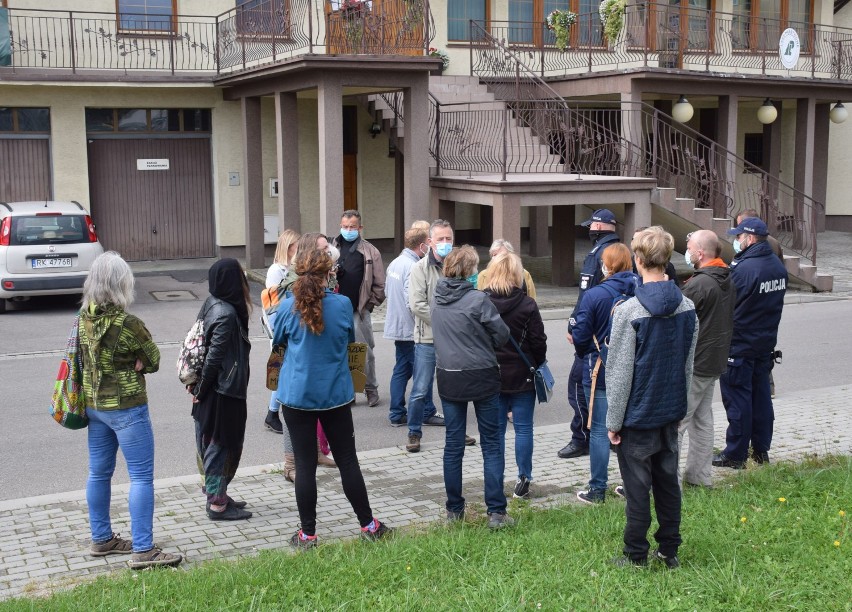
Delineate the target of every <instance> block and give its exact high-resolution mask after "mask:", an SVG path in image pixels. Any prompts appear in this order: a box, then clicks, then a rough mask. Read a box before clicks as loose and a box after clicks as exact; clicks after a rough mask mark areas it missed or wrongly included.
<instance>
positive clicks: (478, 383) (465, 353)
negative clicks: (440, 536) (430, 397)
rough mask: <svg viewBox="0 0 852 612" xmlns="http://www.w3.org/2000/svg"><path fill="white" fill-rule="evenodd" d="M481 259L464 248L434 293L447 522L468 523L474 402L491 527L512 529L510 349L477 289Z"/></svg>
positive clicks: (450, 258)
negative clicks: (507, 438) (504, 394)
mask: <svg viewBox="0 0 852 612" xmlns="http://www.w3.org/2000/svg"><path fill="white" fill-rule="evenodd" d="M478 264H479V256H478V255H477V254H476V250H475V249H474V248H473V247H471V246H467V245H465V246H463V247H461V248H460V249H456V250H454V251H452V252H450V254H449V255H447V256H446V257H445V258H444V278H442V279H441V280H439V281H438V284H437V286H436V287H435V301H434V304H433V306H432V334H433V337H434V339H435V360H436V366H437V378H438V394H439V395H440V396H441V403H442V405H443V407H444V422H445V423H446V443H445V445H444V487H445V488H446V491H447V519H448V520H450V521H458V520H462V519H463V518H464V497H462V459H463V458H464V449H465V425H466V424H467V405H468V402H473V408H474V411H475V413H476V422H477V425H478V427H479V436H480V439H479V443H480V447H481V448H482V460H483V470H484V476H485V504H486V506H487V508H488V527H490V528H491V529H499V528H501V527H505V526H507V525H512V524H513V523H514V520H513V519H512V518H511V517H509V515H508V514H506V494H505V493H504V492H503V470H504V468H505V460H504V457H503V449H502V445H501V444H500V368H499V366H498V365H497V356H496V354H495V351H496V350H497V349H498V348H500V347H501V346H503V345H504V344H506V341H507V340H508V339H509V328H508V327H506V324H505V323H504V322H503V320H502V319H501V318H500V313H499V312H497V308H495V307H494V304H492V303H491V300H490V299H489V298H488V295H487V294H485V293H483V292H482V291H477V290H476V289H474V286H473V283H474V282H475V278H474V276H475V274H476V268H477V265H478Z"/></svg>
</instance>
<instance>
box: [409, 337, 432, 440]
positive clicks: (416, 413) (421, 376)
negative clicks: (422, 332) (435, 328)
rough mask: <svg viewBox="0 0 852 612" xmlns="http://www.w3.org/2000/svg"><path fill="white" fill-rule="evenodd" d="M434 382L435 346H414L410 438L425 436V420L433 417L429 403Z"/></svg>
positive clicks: (418, 344)
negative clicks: (429, 411) (429, 410)
mask: <svg viewBox="0 0 852 612" xmlns="http://www.w3.org/2000/svg"><path fill="white" fill-rule="evenodd" d="M434 380H435V346H434V345H432V344H421V343H419V342H418V343H416V344H415V345H414V380H413V382H412V383H411V396H410V397H409V398H408V435H409V436H417V437H418V438H420V437H422V436H423V418H424V417H427V416H431V415H430V414H429V413H428V403H427V402H429V401H430V398H431V397H432V384H433V382H434ZM433 408H434V405H433ZM432 414H434V413H432Z"/></svg>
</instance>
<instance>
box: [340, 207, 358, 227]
mask: <svg viewBox="0 0 852 612" xmlns="http://www.w3.org/2000/svg"><path fill="white" fill-rule="evenodd" d="M352 217H355V218H356V219H358V225H361V213H360V212H358V211H357V210H354V209H353V210H344V211H343V214H342V215H341V216H340V220H341V221H342V220H343V219H351V218H352Z"/></svg>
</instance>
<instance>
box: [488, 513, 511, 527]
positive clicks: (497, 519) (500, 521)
mask: <svg viewBox="0 0 852 612" xmlns="http://www.w3.org/2000/svg"><path fill="white" fill-rule="evenodd" d="M514 524H515V519H513V518H512V517H511V516H509V515H508V514H505V513H503V514H500V513H499V512H489V513H488V528H489V529H503V527H511V526H512V525H514Z"/></svg>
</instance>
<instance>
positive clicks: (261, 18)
mask: <svg viewBox="0 0 852 612" xmlns="http://www.w3.org/2000/svg"><path fill="white" fill-rule="evenodd" d="M236 2H237V32H239V33H242V34H244V35H249V34H251V35H253V36H257V35H260V36H263V35H269V37H272V36H275V37H276V38H278V37H280V38H288V37H289V36H290V26H289V18H290V3H289V0H236Z"/></svg>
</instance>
